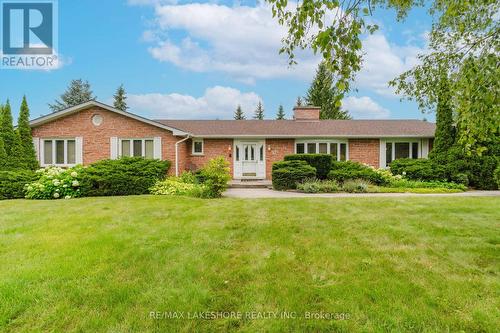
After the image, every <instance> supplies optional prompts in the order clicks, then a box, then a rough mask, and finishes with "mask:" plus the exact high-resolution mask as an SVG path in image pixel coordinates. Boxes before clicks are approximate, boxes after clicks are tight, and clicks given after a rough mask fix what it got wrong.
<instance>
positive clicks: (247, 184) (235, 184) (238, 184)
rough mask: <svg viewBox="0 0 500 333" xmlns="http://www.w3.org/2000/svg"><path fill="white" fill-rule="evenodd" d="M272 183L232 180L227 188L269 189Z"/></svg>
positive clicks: (266, 181) (267, 181)
mask: <svg viewBox="0 0 500 333" xmlns="http://www.w3.org/2000/svg"><path fill="white" fill-rule="evenodd" d="M272 186H273V183H272V182H271V181H270V180H239V179H237V180H232V181H230V182H229V188H271V187H272Z"/></svg>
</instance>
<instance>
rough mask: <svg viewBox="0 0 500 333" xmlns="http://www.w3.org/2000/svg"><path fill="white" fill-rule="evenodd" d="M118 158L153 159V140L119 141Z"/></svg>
mask: <svg viewBox="0 0 500 333" xmlns="http://www.w3.org/2000/svg"><path fill="white" fill-rule="evenodd" d="M119 147H120V153H119V155H120V156H134V157H145V158H150V159H153V158H154V140H153V139H120V144H119Z"/></svg>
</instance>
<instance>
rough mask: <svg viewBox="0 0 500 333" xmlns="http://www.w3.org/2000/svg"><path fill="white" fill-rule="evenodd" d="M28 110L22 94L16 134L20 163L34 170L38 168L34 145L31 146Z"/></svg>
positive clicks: (31, 138)
mask: <svg viewBox="0 0 500 333" xmlns="http://www.w3.org/2000/svg"><path fill="white" fill-rule="evenodd" d="M29 121H30V110H29V108H28V102H27V101H26V96H23V101H22V103H21V109H20V112H19V119H18V121H17V134H18V135H19V142H20V145H21V153H20V154H19V157H20V164H22V165H23V166H24V167H25V168H26V169H29V170H36V169H38V168H39V165H38V161H37V159H36V152H35V147H34V146H33V137H32V136H31V127H30V124H29Z"/></svg>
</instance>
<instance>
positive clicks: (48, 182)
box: [25, 166, 83, 199]
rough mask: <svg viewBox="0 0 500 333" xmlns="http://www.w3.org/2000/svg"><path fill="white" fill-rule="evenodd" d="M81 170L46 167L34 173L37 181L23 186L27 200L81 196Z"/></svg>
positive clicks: (79, 167) (76, 168) (78, 168)
mask: <svg viewBox="0 0 500 333" xmlns="http://www.w3.org/2000/svg"><path fill="white" fill-rule="evenodd" d="M82 170H83V168H82V167H81V166H76V167H73V168H69V169H62V168H59V167H48V168H43V169H39V170H37V171H36V173H37V174H38V175H39V177H40V178H39V179H38V180H37V181H34V182H32V183H30V184H27V185H26V186H25V193H26V198H27V199H71V198H77V197H80V196H81V188H80V177H81V175H82Z"/></svg>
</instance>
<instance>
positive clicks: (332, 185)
mask: <svg viewBox="0 0 500 333" xmlns="http://www.w3.org/2000/svg"><path fill="white" fill-rule="evenodd" d="M297 190H299V191H301V192H305V193H333V192H338V191H340V185H339V183H337V182H336V181H334V180H318V179H316V180H311V181H305V182H303V183H298V184H297Z"/></svg>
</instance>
